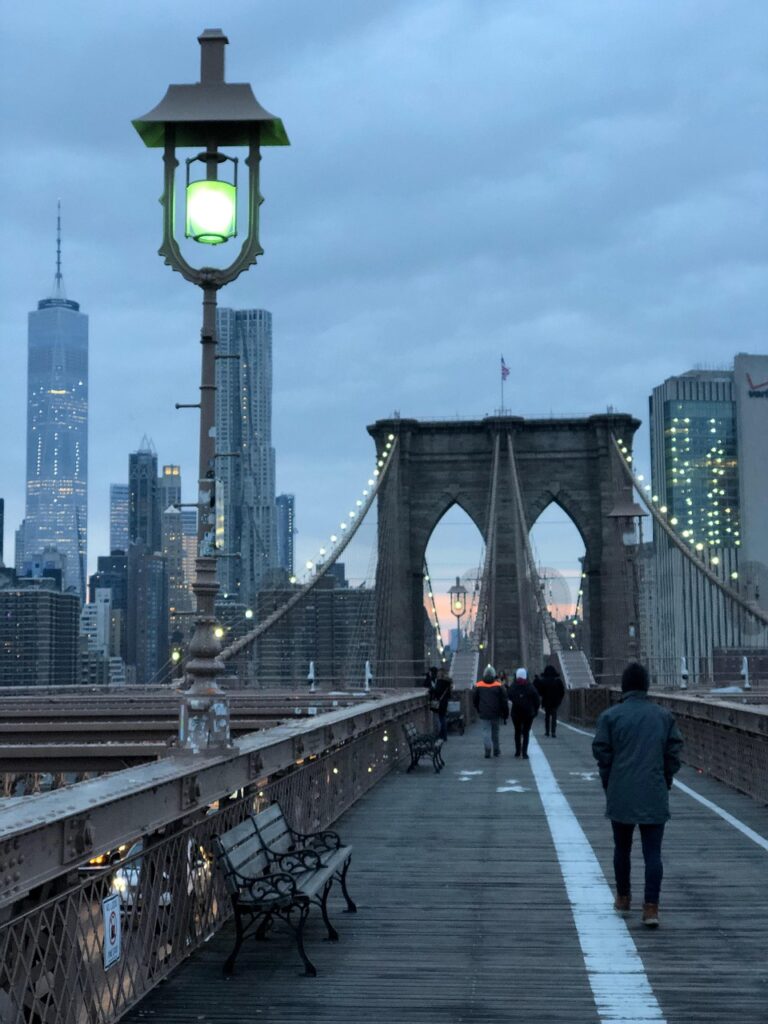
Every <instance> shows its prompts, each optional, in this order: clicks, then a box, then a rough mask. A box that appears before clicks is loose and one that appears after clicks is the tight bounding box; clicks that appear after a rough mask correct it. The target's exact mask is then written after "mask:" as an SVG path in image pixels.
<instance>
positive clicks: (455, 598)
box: [448, 576, 467, 651]
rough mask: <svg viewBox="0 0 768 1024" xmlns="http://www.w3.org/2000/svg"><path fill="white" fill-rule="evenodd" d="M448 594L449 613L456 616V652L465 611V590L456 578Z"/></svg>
mask: <svg viewBox="0 0 768 1024" xmlns="http://www.w3.org/2000/svg"><path fill="white" fill-rule="evenodd" d="M448 593H449V594H450V595H451V612H452V613H453V614H454V615H455V616H456V650H457V651H458V649H459V647H461V617H462V615H463V614H464V613H465V612H466V610H467V588H466V587H465V586H464V584H463V583H462V582H461V579H460V578H459V577H458V576H457V577H456V582H455V583H454V585H453V586H452V587H451V589H450V590H449V591H448Z"/></svg>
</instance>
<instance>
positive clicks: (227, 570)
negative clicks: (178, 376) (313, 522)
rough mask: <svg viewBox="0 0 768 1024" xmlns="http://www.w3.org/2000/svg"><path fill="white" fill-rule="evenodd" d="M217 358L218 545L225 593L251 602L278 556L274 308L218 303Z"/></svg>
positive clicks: (220, 574)
mask: <svg viewBox="0 0 768 1024" xmlns="http://www.w3.org/2000/svg"><path fill="white" fill-rule="evenodd" d="M216 330H217V340H218V351H219V353H220V354H221V355H223V356H235V357H237V358H232V359H226V358H225V359H220V360H218V361H217V364H216V388H217V390H216V445H217V449H218V451H219V452H220V453H221V454H222V455H227V456H228V455H230V454H231V453H237V455H239V457H236V458H231V457H225V458H219V459H217V463H216V545H217V547H218V548H219V549H220V550H221V552H222V554H223V555H224V556H225V557H224V558H222V559H220V561H219V565H218V568H219V582H220V584H221V588H222V593H223V594H227V595H229V596H233V597H235V598H236V599H237V600H238V601H241V602H242V603H244V604H246V605H253V604H254V603H255V597H256V595H257V594H258V592H259V590H260V589H261V587H262V585H263V582H264V579H265V577H266V574H267V573H268V572H269V570H270V569H272V568H273V567H274V566H275V564H276V561H277V550H276V549H277V534H276V524H275V519H276V514H275V513H276V507H275V451H274V448H273V447H272V314H271V313H269V312H267V310H265V309H242V310H235V309H220V310H218V312H217V315H216Z"/></svg>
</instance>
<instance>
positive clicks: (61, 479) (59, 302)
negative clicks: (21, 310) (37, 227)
mask: <svg viewBox="0 0 768 1024" xmlns="http://www.w3.org/2000/svg"><path fill="white" fill-rule="evenodd" d="M17 536H18V539H19V544H20V545H21V547H22V550H21V551H17V552H16V564H17V565H21V564H24V563H26V562H34V561H37V560H39V558H40V556H41V554H42V552H43V551H45V550H50V549H55V550H56V551H58V552H59V553H60V554H61V555H63V556H64V559H65V561H64V565H65V579H64V589H65V590H66V591H68V592H70V593H74V594H77V596H78V597H79V598H80V601H81V602H82V601H84V600H85V586H86V564H87V546H88V317H87V316H86V315H85V313H82V312H81V311H80V306H79V304H78V303H77V302H73V301H72V300H71V299H68V298H66V295H65V292H64V283H63V278H62V274H61V244H60V233H59V246H58V251H57V261H56V276H55V280H54V288H53V292H52V294H51V296H50V297H49V298H46V299H41V300H40V301H39V302H38V304H37V309H36V310H35V311H34V312H31V313H30V314H29V318H28V362H27V481H26V510H25V518H24V522H23V523H22V527H21V528H20V530H19V533H18V535H17Z"/></svg>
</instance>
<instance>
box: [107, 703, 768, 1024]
mask: <svg viewBox="0 0 768 1024" xmlns="http://www.w3.org/2000/svg"><path fill="white" fill-rule="evenodd" d="M539 722H540V720H539V721H537V725H536V730H535V731H536V733H537V735H538V737H539V744H538V747H537V746H536V745H535V744H532V748H533V749H532V751H531V753H532V758H531V761H530V762H525V761H518V760H515V759H514V758H513V757H512V755H511V753H510V746H511V741H512V735H511V729H510V728H507V729H506V730H503V731H502V743H503V744H504V746H505V749H504V750H503V752H502V756H501V757H500V758H499V759H495V760H491V761H486V760H484V759H483V758H482V752H481V749H480V747H481V744H480V739H479V735H478V731H477V729H476V727H475V728H472V729H469V730H468V731H467V734H466V735H465V736H464V737H463V738H460V737H453V736H452V737H451V739H450V742H449V744H448V746H447V749H446V761H447V768H446V769H445V771H444V772H443V773H442V774H441V775H439V776H436V775H434V773H432V771H431V769H428V768H427V767H422V768H420V769H418V770H417V771H416V772H414V773H412V774H411V775H407V776H406V775H403V774H397V775H393V776H390V777H388V778H387V779H386V780H385V781H384V782H383V783H381V784H380V785H379V786H378V787H377V788H376V789H374V790H373V791H372V792H371V793H370V794H369V795H368V796H367V797H366V798H365V799H364V800H362V801H361V802H360V803H359V804H358V805H357V806H356V807H354V808H353V809H352V810H351V811H349V812H348V813H347V814H346V815H345V816H344V817H343V819H342V820H341V821H340V822H339V825H338V828H339V830H340V831H341V832H342V834H343V836H344V837H345V839H347V840H348V841H349V842H351V843H353V844H354V846H355V856H354V858H353V867H352V871H351V872H350V888H351V890H352V892H353V895H354V896H355V898H356V899H358V900H359V907H360V912H359V914H357V915H356V916H347V915H343V914H341V913H337V914H336V915H335V919H336V922H337V924H338V925H339V930H340V931H341V935H342V937H341V942H339V943H338V944H337V945H331V944H328V943H325V942H323V941H322V935H323V928H322V924H321V922H320V919H319V915H316V918H317V919H316V920H315V922H314V923H313V924H312V925H311V927H310V929H309V936H308V950H309V952H310V955H311V956H312V958H313V959H314V961H315V963H316V964H317V967H318V970H319V976H318V977H317V978H316V979H310V978H299V977H297V973H298V967H297V957H296V954H295V950H294V948H293V946H292V943H291V940H290V939H289V937H288V936H287V935H286V934H284V933H276V934H274V935H273V937H272V938H271V939H270V941H269V942H268V943H258V944H257V943H255V942H249V943H248V944H247V945H246V946H245V947H244V948H243V950H242V952H241V955H240V959H239V961H238V968H237V974H236V976H235V977H234V978H232V979H231V980H230V981H225V980H223V978H222V976H221V965H222V962H223V961H224V959H225V957H226V955H227V952H228V949H229V946H230V943H231V929H230V928H229V927H228V928H225V929H224V930H223V932H222V933H220V934H219V935H217V936H216V937H215V938H214V939H212V940H211V941H210V942H209V943H208V945H207V946H206V947H205V948H204V950H203V951H202V952H200V953H198V954H197V955H196V956H194V957H193V958H192V959H191V960H190V961H189V962H188V963H187V964H185V965H184V966H183V967H181V968H180V969H179V970H178V971H177V972H176V974H175V975H174V976H173V977H171V979H170V980H169V981H168V982H167V983H166V984H164V985H163V986H161V987H160V988H159V989H158V990H156V991H155V992H154V993H152V994H151V995H150V996H149V997H148V998H147V999H145V1000H144V1002H143V1003H141V1004H140V1006H139V1007H138V1008H137V1009H136V1010H135V1011H134V1012H133V1014H131V1015H130V1016H129V1017H127V1018H126V1020H128V1021H131V1022H133V1024H138V1022H144V1024H146V1021H147V1020H157V1021H163V1024H181V1022H183V1024H188V1022H189V1021H199V1022H202V1024H214V1022H224V1021H226V1022H228V1024H235V1022H241V1021H242V1022H245V1021H248V1022H251V1021H254V1020H264V1021H268V1022H269V1024H289V1022H290V1024H294V1022H301V1024H343V1022H352V1024H363V1022H364V1024H433V1022H434V1024H437V1022H440V1024H447V1022H450V1024H460V1022H461V1024H463V1022H472V1024H491V1022H500V1021H505V1022H506V1021H511V1020H520V1021H525V1022H526V1024H544V1022H547V1024H551V1022H553V1021H567V1022H568V1024H598V1022H600V1024H608V1022H611V1024H619V1021H622V1022H623V1024H631V1022H635V1021H637V1022H640V1021H643V1022H645V1021H649V1020H656V1021H662V1020H663V1021H667V1022H668V1024H707V1022H717V1024H736V1022H738V1024H765V1022H766V1020H768V971H767V970H766V953H765V950H766V948H768V885H766V880H767V879H768V845H766V844H765V843H764V845H763V846H761V845H760V844H759V843H758V842H756V841H755V840H754V839H753V838H749V837H748V836H747V835H745V834H743V832H740V831H739V830H738V828H737V827H736V826H735V825H734V824H732V823H729V822H727V821H726V820H724V819H723V818H722V817H720V816H718V815H717V814H716V813H715V812H714V811H713V810H712V809H711V808H708V807H706V806H704V805H702V804H701V803H699V802H697V801H696V800H695V799H694V798H693V797H692V796H690V795H689V794H688V793H686V792H684V791H683V790H682V789H680V788H676V789H675V790H674V791H673V794H672V813H673V820H672V821H671V822H670V824H669V826H668V831H667V837H666V840H665V848H664V853H665V870H666V876H665V879H664V888H663V892H662V927H661V928H660V929H659V930H658V931H656V932H652V931H648V930H645V929H643V928H642V926H641V924H640V913H639V910H633V913H632V916H631V918H630V919H629V920H628V922H627V926H628V930H626V931H625V930H624V929H625V926H624V925H623V924H622V923H621V921H620V919H618V918H617V917H616V916H615V915H614V914H613V911H612V910H611V909H610V895H609V893H608V890H607V888H606V886H605V883H604V882H601V879H600V877H599V872H598V873H597V874H598V877H597V878H595V877H591V876H590V857H591V854H589V850H588V848H587V849H586V852H585V847H584V845H583V840H582V839H580V835H579V829H578V827H577V828H576V829H575V830H574V828H573V822H572V820H571V819H570V817H569V813H568V810H567V808H563V806H562V805H558V803H557V800H558V795H557V787H553V786H552V778H551V775H550V774H549V771H548V766H549V767H550V768H551V773H552V774H553V775H554V779H555V780H556V782H557V786H559V789H560V791H561V792H562V794H563V795H564V797H565V798H566V799H567V801H568V804H569V805H570V808H571V809H572V811H573V814H574V815H575V818H576V819H577V821H578V824H579V825H580V827H581V830H583V833H584V835H585V836H586V839H587V840H588V843H589V845H591V848H592V850H593V851H594V854H595V855H596V857H597V861H598V862H599V865H600V867H601V868H602V872H603V874H604V875H605V878H607V879H609V880H610V879H611V878H612V869H611V850H612V848H611V842H610V829H609V826H608V823H607V822H606V820H605V819H604V817H603V798H602V792H601V790H600V784H599V781H598V780H597V778H596V777H595V775H594V762H593V761H592V758H591V754H590V741H589V739H588V737H587V736H585V735H583V734H581V733H579V732H577V731H575V730H573V729H569V728H568V727H566V726H562V727H561V729H560V733H559V736H558V739H557V740H556V741H552V740H549V739H545V738H543V737H542V736H541V732H542V730H541V726H540V724H539ZM462 772H463V773H465V774H462ZM469 773H473V774H469ZM680 779H681V781H682V782H683V783H685V784H686V785H688V786H689V787H691V788H692V789H694V790H695V791H696V792H698V793H699V794H701V795H703V796H704V797H706V798H708V799H709V800H711V801H713V802H714V803H716V804H717V805H719V807H721V808H723V809H724V810H725V811H727V812H730V814H731V815H733V816H734V817H735V818H736V819H738V821H740V822H742V823H744V824H745V825H747V826H749V827H751V828H752V829H753V830H754V831H755V832H756V833H758V834H759V836H761V837H768V812H767V811H766V809H765V808H763V807H761V806H760V805H758V804H756V803H755V802H754V801H752V800H751V799H749V798H748V797H744V796H741V795H739V794H737V793H734V792H733V791H731V790H728V789H727V788H726V787H724V786H722V785H720V784H718V783H715V782H713V781H711V780H708V779H705V778H704V777H702V776H700V775H697V774H696V773H695V772H693V771H691V770H690V769H684V771H683V772H682V773H681V776H680ZM547 809H549V812H550V816H551V817H552V820H553V821H554V828H555V832H556V840H555V838H553V833H552V832H551V830H550V827H549V824H548V815H547ZM563 829H565V831H563ZM555 841H557V843H558V844H559V845H558V848H557V849H556V846H555ZM638 845H639V844H638ZM634 881H635V889H636V890H639V891H640V892H639V895H641V885H640V882H641V859H640V857H639V850H636V855H635V860H634ZM635 903H636V905H637V900H636V901H635ZM574 904H575V909H574ZM577 923H578V928H577ZM617 929H618V931H617ZM627 938H629V939H631V942H627ZM582 946H583V947H584V951H585V952H586V953H588V960H589V964H590V968H591V974H588V972H587V969H586V967H585V952H583V951H582ZM635 949H636V954H635V952H634V950H635ZM637 955H639V959H635V960H634V966H633V965H632V964H633V961H632V957H636V956H637ZM645 979H647V982H646V980H645ZM595 992H596V993H597V995H595V994H594V993H595Z"/></svg>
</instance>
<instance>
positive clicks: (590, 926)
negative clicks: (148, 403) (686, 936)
mask: <svg viewBox="0 0 768 1024" xmlns="http://www.w3.org/2000/svg"><path fill="white" fill-rule="evenodd" d="M529 754H530V757H531V768H532V770H533V777H534V779H535V781H536V785H537V787H538V790H539V796H540V797H541V802H542V805H543V807H544V813H545V814H546V816H547V823H548V825H549V831H550V832H551V833H552V841H553V842H554V844H555V851H556V853H557V859H558V861H559V862H560V870H561V872H562V874H563V881H564V882H565V889H566V892H567V893H568V899H569V901H570V904H571V912H572V914H573V920H574V923H575V925H576V931H577V933H578V936H579V944H580V946H581V951H582V953H583V955H584V964H585V966H586V968H587V977H588V978H589V984H590V986H591V988H592V995H593V997H594V1000H595V1006H596V1007H597V1012H598V1014H599V1015H600V1020H601V1022H602V1024H645V1022H647V1021H657V1022H663V1021H664V1020H665V1018H664V1014H663V1013H662V1011H661V1007H660V1006H659V1004H658V1002H657V1000H656V996H655V995H654V994H653V989H652V988H651V983H650V982H649V981H648V978H647V977H646V974H645V968H644V966H643V961H642V959H641V958H640V954H639V953H638V952H637V947H636V946H635V943H634V942H633V940H632V936H631V935H630V934H629V931H628V929H627V926H626V924H625V923H624V921H623V920H622V918H620V917H619V916H618V915H617V914H616V912H615V911H614V909H613V893H612V892H611V889H610V887H609V885H608V883H607V882H606V880H605V876H604V875H603V872H602V869H601V868H600V864H599V863H598V860H597V857H596V856H595V854H594V851H593V850H592V847H591V846H590V844H589V840H588V839H587V837H586V836H585V835H584V832H583V830H582V828H581V825H579V823H578V821H577V820H576V815H575V814H574V813H573V811H572V810H571V807H570V804H569V803H568V801H567V800H566V799H565V797H564V796H563V793H562V791H561V789H560V787H559V786H558V784H557V781H556V780H555V776H554V775H553V773H552V769H551V768H550V767H549V762H548V761H547V759H546V757H545V755H544V752H543V751H542V749H541V746H540V745H539V744H538V743H537V741H536V740H535V739H534V738H533V737H531V745H530V748H529Z"/></svg>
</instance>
